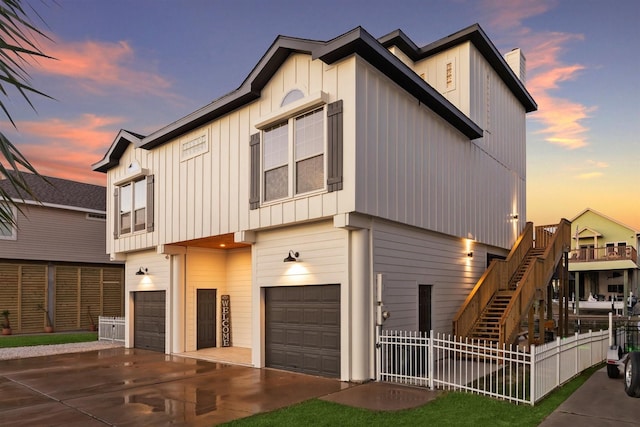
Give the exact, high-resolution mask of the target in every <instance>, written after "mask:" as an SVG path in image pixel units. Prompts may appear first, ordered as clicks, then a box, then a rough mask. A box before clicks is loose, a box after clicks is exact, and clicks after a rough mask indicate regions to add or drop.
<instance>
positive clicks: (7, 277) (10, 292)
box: [0, 264, 20, 331]
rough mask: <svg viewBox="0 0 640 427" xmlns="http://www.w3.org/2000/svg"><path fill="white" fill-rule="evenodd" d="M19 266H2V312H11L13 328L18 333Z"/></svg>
mask: <svg viewBox="0 0 640 427" xmlns="http://www.w3.org/2000/svg"><path fill="white" fill-rule="evenodd" d="M19 268H20V267H19V266H18V265H17V264H0V312H2V311H4V310H9V321H10V322H11V327H12V328H13V329H14V330H15V331H17V329H18V319H19V318H20V313H19V312H18V270H19Z"/></svg>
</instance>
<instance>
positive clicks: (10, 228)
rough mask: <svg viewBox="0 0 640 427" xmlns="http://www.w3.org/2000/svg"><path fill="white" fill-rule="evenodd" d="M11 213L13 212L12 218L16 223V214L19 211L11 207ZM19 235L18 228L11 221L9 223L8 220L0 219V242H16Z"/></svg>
mask: <svg viewBox="0 0 640 427" xmlns="http://www.w3.org/2000/svg"><path fill="white" fill-rule="evenodd" d="M7 207H8V208H9V211H10V212H11V216H12V217H13V220H14V221H16V217H17V215H16V213H17V210H16V208H15V207H9V206H7ZM16 237H17V234H16V227H15V224H13V223H12V222H11V221H9V220H8V219H7V220H5V219H3V218H0V240H16Z"/></svg>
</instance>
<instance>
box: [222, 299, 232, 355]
mask: <svg viewBox="0 0 640 427" xmlns="http://www.w3.org/2000/svg"><path fill="white" fill-rule="evenodd" d="M220 304H221V306H222V307H221V308H222V346H223V347H231V298H230V297H229V295H222V296H221V297H220Z"/></svg>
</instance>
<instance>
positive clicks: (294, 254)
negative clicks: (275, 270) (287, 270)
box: [283, 250, 300, 262]
mask: <svg viewBox="0 0 640 427" xmlns="http://www.w3.org/2000/svg"><path fill="white" fill-rule="evenodd" d="M299 256H300V253H299V252H294V251H293V250H290V251H289V255H287V257H286V258H285V259H284V261H283V262H296V261H298V257H299Z"/></svg>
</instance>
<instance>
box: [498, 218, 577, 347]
mask: <svg viewBox="0 0 640 427" xmlns="http://www.w3.org/2000/svg"><path fill="white" fill-rule="evenodd" d="M569 242H571V223H570V222H569V221H567V220H566V219H564V218H563V219H562V220H560V223H559V224H558V227H557V229H556V230H555V233H553V235H551V236H546V237H545V244H546V247H545V251H544V253H543V254H542V255H541V256H538V257H537V259H536V261H535V262H534V263H531V265H529V268H528V269H527V270H526V271H525V272H524V274H523V276H522V280H520V283H519V285H518V287H517V288H516V290H515V292H514V293H513V296H512V297H511V301H510V302H509V305H507V308H506V309H505V311H504V313H503V314H502V318H501V319H500V336H499V342H500V343H511V342H513V341H514V339H515V336H516V335H517V333H518V332H519V328H520V321H521V320H522V317H523V316H524V315H525V314H526V312H527V310H529V308H530V306H531V304H532V303H533V301H534V297H535V295H536V293H537V291H539V290H540V291H542V292H544V289H545V287H546V286H547V284H548V283H549V281H550V280H551V277H552V276H553V273H554V271H555V268H556V265H557V264H558V262H559V261H560V258H561V257H562V255H563V254H564V252H566V251H567V249H568V245H569Z"/></svg>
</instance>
